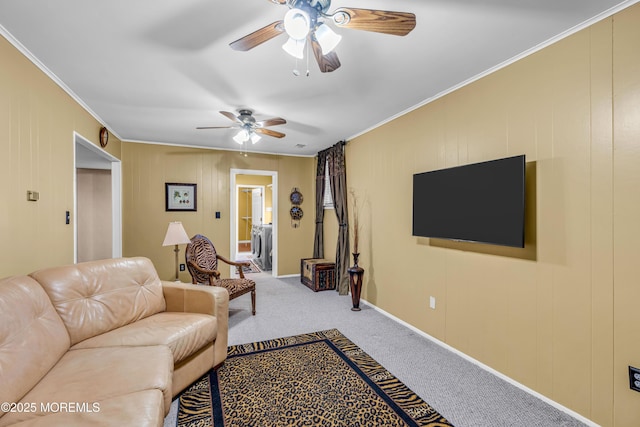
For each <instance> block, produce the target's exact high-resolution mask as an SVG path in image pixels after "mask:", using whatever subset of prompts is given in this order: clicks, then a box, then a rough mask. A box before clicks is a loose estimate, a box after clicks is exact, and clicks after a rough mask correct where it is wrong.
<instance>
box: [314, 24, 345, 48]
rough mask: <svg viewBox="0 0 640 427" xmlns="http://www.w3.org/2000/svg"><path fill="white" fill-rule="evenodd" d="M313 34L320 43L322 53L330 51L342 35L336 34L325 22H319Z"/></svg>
mask: <svg viewBox="0 0 640 427" xmlns="http://www.w3.org/2000/svg"><path fill="white" fill-rule="evenodd" d="M315 35H316V40H318V43H320V47H321V48H322V54H323V55H326V54H328V53H329V52H331V51H332V50H333V49H334V48H335V47H336V46H337V45H338V43H340V40H342V36H341V35H338V34H336V33H335V32H334V31H333V30H332V29H331V28H329V26H328V25H327V24H320V26H319V27H318V29H317V30H316V33H315Z"/></svg>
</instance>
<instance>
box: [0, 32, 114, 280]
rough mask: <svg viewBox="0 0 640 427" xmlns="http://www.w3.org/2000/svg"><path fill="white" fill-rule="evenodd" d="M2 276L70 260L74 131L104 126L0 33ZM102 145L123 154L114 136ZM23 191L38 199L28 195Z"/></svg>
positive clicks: (92, 135)
mask: <svg viewBox="0 0 640 427" xmlns="http://www.w3.org/2000/svg"><path fill="white" fill-rule="evenodd" d="M0 64H1V65H0V159H1V160H0V162H1V163H0V165H1V167H0V190H1V191H0V192H1V193H2V202H0V242H2V245H0V277H5V276H9V275H19V274H26V273H29V272H31V271H33V270H35V269H39V268H44V267H49V266H53V265H60V264H70V263H72V262H73V221H74V218H73V217H72V218H71V221H72V223H71V224H70V225H65V211H71V212H73V180H74V175H75V170H74V168H73V150H74V134H73V132H74V131H76V132H77V133H79V134H80V135H82V136H83V137H84V138H86V139H89V140H90V141H92V142H93V143H94V144H97V143H98V133H99V130H100V128H101V126H102V125H101V124H100V123H99V122H98V121H96V120H95V119H94V118H93V117H92V116H91V115H90V114H89V113H87V112H86V111H85V110H84V109H83V108H82V107H81V106H80V105H79V104H78V103H76V102H75V101H74V100H73V99H72V98H71V97H70V96H68V95H67V94H66V93H65V92H64V91H63V90H62V89H60V87H59V86H58V85H56V84H55V83H54V82H53V81H52V80H51V79H49V77H47V76H46V75H45V74H44V73H43V72H41V71H40V70H39V69H38V68H37V67H36V66H35V65H33V63H32V62H31V61H29V60H28V59H27V58H26V57H25V56H24V55H22V54H21V53H20V52H19V51H18V50H16V49H15V48H14V47H13V46H12V45H11V44H10V43H9V42H8V41H7V40H6V39H4V38H3V37H0ZM107 151H108V152H109V153H111V154H112V155H114V156H115V157H118V158H119V157H120V142H119V141H118V140H117V139H116V138H115V137H114V136H113V135H111V137H110V139H109V145H108V146H107ZM27 190H33V191H38V192H39V193H40V200H39V201H37V202H28V201H27Z"/></svg>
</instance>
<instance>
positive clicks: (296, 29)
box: [284, 8, 311, 40]
mask: <svg viewBox="0 0 640 427" xmlns="http://www.w3.org/2000/svg"><path fill="white" fill-rule="evenodd" d="M284 29H285V31H286V32H287V34H289V37H291V38H292V39H296V40H304V39H305V38H306V37H307V34H309V30H310V29H311V18H310V17H309V14H308V13H307V12H305V11H304V10H302V9H295V8H294V9H290V10H289V11H288V12H287V13H286V14H285V15H284Z"/></svg>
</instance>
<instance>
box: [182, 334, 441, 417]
mask: <svg viewBox="0 0 640 427" xmlns="http://www.w3.org/2000/svg"><path fill="white" fill-rule="evenodd" d="M187 426H189V427H193V426H198V427H223V426H224V427H232V426H233V427H278V426H328V427H329V426H330V427H334V426H344V427H357V426H361V427H372V426H385V427H386V426H389V427H394V426H429V427H444V426H451V424H450V423H449V422H448V421H447V420H446V419H445V418H444V417H443V416H442V415H440V414H439V413H438V412H436V410H435V409H433V408H432V407H431V406H429V405H428V404H427V403H426V402H424V401H423V400H422V399H421V398H420V397H418V396H417V395H416V394H415V393H413V392H412V391H411V390H409V388H407V386H405V385H404V384H403V383H402V382H400V380H398V379H397V378H396V377H394V376H393V375H392V374H391V373H390V372H388V371H387V370H386V369H385V368H384V367H382V366H381V365H380V364H378V363H377V362H376V361H375V360H373V359H372V358H371V357H370V356H369V355H367V354H366V353H365V352H364V351H362V350H361V349H360V348H359V347H358V346H356V345H355V344H353V343H352V342H351V341H349V340H348V339H347V338H346V337H344V336H343V335H342V334H341V333H340V332H339V331H338V330H336V329H331V330H327V331H321V332H314V333H310V334H304V335H297V336H293V337H287V338H280V339H275V340H269V341H262V342H257V343H253V344H245V345H237V346H231V347H229V354H228V357H227V360H226V361H225V363H224V365H223V366H222V367H221V368H220V369H218V371H217V372H214V371H211V372H210V373H209V374H207V375H205V376H204V377H202V378H201V379H200V380H198V381H196V382H195V383H194V384H193V385H192V386H191V387H190V388H188V389H187V390H186V391H185V392H184V393H182V395H181V396H180V400H179V408H178V427H187Z"/></svg>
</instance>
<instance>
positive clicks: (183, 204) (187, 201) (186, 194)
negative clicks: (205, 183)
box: [164, 182, 198, 212]
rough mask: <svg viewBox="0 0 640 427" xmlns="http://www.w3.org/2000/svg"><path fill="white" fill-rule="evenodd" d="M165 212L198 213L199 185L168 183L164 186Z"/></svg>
mask: <svg viewBox="0 0 640 427" xmlns="http://www.w3.org/2000/svg"><path fill="white" fill-rule="evenodd" d="M164 192H165V194H164V197H165V210H166V211H167V212H169V211H191V212H195V211H197V210H198V209H197V204H196V201H197V200H198V193H197V184H183V183H178V182H167V183H165V184H164Z"/></svg>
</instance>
